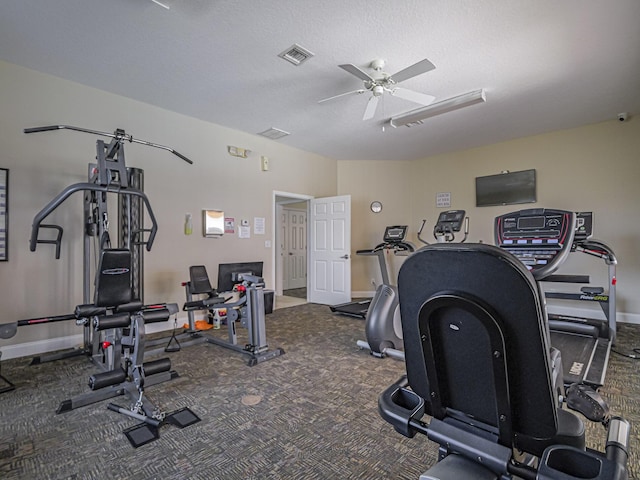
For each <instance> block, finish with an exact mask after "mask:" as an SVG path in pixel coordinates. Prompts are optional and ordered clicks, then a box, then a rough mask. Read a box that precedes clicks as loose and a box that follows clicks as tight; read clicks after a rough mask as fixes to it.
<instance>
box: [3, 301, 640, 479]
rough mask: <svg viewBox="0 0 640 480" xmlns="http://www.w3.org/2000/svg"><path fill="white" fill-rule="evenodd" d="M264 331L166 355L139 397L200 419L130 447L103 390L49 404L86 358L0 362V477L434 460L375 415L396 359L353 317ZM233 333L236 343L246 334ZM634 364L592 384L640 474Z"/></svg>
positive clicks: (272, 469) (302, 468) (87, 370)
mask: <svg viewBox="0 0 640 480" xmlns="http://www.w3.org/2000/svg"><path fill="white" fill-rule="evenodd" d="M28 328H37V327H28ZM267 332H268V339H269V344H270V346H271V347H272V348H275V347H281V348H283V349H284V350H285V352H286V354H285V355H283V356H281V357H278V358H275V359H273V360H270V361H268V362H265V363H261V364H259V365H257V366H254V367H248V366H247V365H246V357H245V356H243V355H242V354H239V353H236V352H233V351H230V350H227V349H224V348H221V347H219V346H215V345H208V344H200V345H195V346H191V347H188V348H183V349H182V350H181V351H180V352H177V353H172V354H170V358H171V360H172V368H173V369H175V370H176V371H177V372H178V373H179V375H180V376H179V377H178V378H176V379H174V380H172V381H170V382H166V383H162V384H159V385H155V386H152V387H150V388H149V389H148V390H147V396H148V398H149V399H150V400H151V401H152V402H154V403H155V404H156V405H158V406H160V407H161V408H162V409H163V410H165V411H168V412H170V411H173V410H176V409H179V408H182V407H189V408H191V410H193V412H195V413H196V414H197V415H198V416H199V417H200V418H201V419H202V420H201V421H200V422H199V423H196V424H194V425H192V426H189V427H187V428H184V429H178V428H177V427H173V426H163V427H162V429H161V432H160V439H158V440H157V441H155V442H152V443H150V444H148V445H144V446H142V447H139V448H137V449H134V448H132V447H131V445H130V444H129V443H128V441H127V440H126V438H125V437H124V435H123V433H122V431H123V430H124V429H126V428H128V427H131V426H133V425H135V424H136V423H137V422H136V421H135V420H132V419H130V418H127V417H125V416H122V415H118V414H117V413H113V412H111V411H109V410H107V408H106V404H107V403H108V401H104V402H100V403H97V404H93V405H89V406H86V407H83V408H80V409H77V410H73V411H71V412H67V413H63V414H56V413H55V410H56V408H57V406H58V404H59V402H60V401H62V400H64V399H67V398H70V397H72V396H74V395H77V394H79V393H82V392H87V391H88V387H87V386H86V385H87V378H88V376H89V375H91V374H92V373H94V372H95V367H94V366H92V365H91V364H90V362H88V361H87V360H86V359H85V358H75V359H66V360H61V361H57V362H53V363H45V364H41V365H35V366H30V365H29V361H30V359H28V358H23V359H14V360H8V361H5V362H3V364H2V374H3V375H4V376H6V377H7V378H9V379H10V380H12V381H13V382H14V383H15V384H16V386H17V389H16V390H15V391H13V392H9V393H5V394H3V395H0V412H1V419H2V420H1V423H0V478H3V479H96V480H98V479H100V480H103V479H104V478H114V479H115V478H117V479H129V478H135V479H141V480H143V479H187V478H188V479H218V478H219V479H257V478H267V479H283V478H286V479H293V478H296V479H298V478H304V479H326V478H340V479H371V478H394V479H405V478H406V479H416V478H418V476H419V475H420V473H421V472H423V471H425V470H426V469H427V468H428V466H430V465H431V464H433V463H434V462H435V459H436V446H435V444H433V443H431V442H429V441H428V440H427V439H426V438H425V437H424V436H420V435H419V436H416V437H415V438H414V439H407V438H405V437H403V436H402V435H400V434H397V433H396V432H395V431H394V430H393V428H392V427H391V426H390V425H389V424H387V423H386V422H384V421H383V420H382V419H381V418H380V417H379V415H378V412H377V398H378V395H379V394H380V392H382V390H384V389H385V388H386V387H387V386H388V385H390V384H391V383H392V382H394V381H395V380H396V379H398V378H399V377H400V375H402V373H403V370H404V365H403V363H401V362H398V361H395V360H392V359H384V360H379V359H375V358H373V357H371V356H370V355H369V354H368V353H366V352H365V351H361V350H360V349H358V348H357V347H356V344H355V342H356V340H358V339H362V338H363V334H364V322H363V321H362V320H358V319H354V318H349V317H344V316H339V315H334V314H331V312H330V311H329V308H328V307H326V306H320V305H313V304H308V305H303V306H297V307H291V308H285V309H280V310H276V311H275V312H274V313H273V314H271V315H268V316H267ZM224 333H225V332H224V330H221V331H217V332H216V334H220V335H224ZM238 334H239V337H240V338H239V340H240V341H241V342H242V340H243V338H242V335H243V334H244V331H243V330H242V329H238ZM636 346H640V326H637V325H621V326H620V333H619V342H618V346H617V349H618V350H620V351H623V352H631V349H632V348H634V347H636ZM638 365H640V364H639V363H638V362H637V361H636V360H632V359H628V358H626V357H623V356H621V355H612V358H611V361H610V366H609V370H608V375H607V384H606V385H605V387H603V389H602V393H603V394H604V396H605V397H606V399H607V400H608V401H609V403H610V405H611V408H612V411H613V412H614V413H617V414H621V415H623V416H624V417H626V418H627V419H629V420H630V421H631V422H632V449H633V450H632V454H631V460H630V471H631V478H638V476H637V474H638V472H640V455H639V453H638V452H636V450H635V449H636V448H639V447H638V445H639V444H638V441H637V440H638V432H639V430H638V425H640V408H639V403H640V379H639V378H638ZM113 402H114V403H118V404H120V405H122V406H126V405H127V401H126V400H125V399H124V398H116V399H115V400H113ZM604 434H605V432H604V429H603V428H602V427H601V426H599V425H589V426H588V432H587V437H588V443H589V445H590V446H592V447H595V448H602V445H603V442H604Z"/></svg>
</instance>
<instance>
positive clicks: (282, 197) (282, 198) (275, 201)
mask: <svg viewBox="0 0 640 480" xmlns="http://www.w3.org/2000/svg"><path fill="white" fill-rule="evenodd" d="M313 198H314V196H313V195H306V194H302V193H292V192H282V191H279V190H273V197H272V211H271V218H272V219H273V224H272V226H271V232H272V235H271V245H273V248H272V249H271V262H272V263H271V264H272V265H273V269H272V270H271V284H272V285H273V289H274V290H275V293H276V295H282V284H280V286H279V287H280V290H279V291H278V282H277V278H278V277H277V273H278V271H281V270H282V265H281V264H280V263H279V262H278V253H279V251H280V245H279V244H278V243H277V242H276V240H277V235H276V233H277V232H278V228H279V224H280V218H279V216H278V208H277V207H278V205H284V204H287V203H298V202H303V201H304V202H306V203H307V215H308V214H309V200H311V199H313ZM308 247H309V228H307V288H309V254H308ZM281 273H282V272H281Z"/></svg>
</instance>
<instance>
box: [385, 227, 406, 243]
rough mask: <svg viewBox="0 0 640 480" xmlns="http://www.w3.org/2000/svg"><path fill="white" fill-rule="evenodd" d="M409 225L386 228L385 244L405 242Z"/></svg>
mask: <svg viewBox="0 0 640 480" xmlns="http://www.w3.org/2000/svg"><path fill="white" fill-rule="evenodd" d="M407 228H408V227H407V225H394V226H390V227H387V228H385V230H384V238H383V239H382V240H383V241H384V243H400V242H403V241H404V239H405V237H406V236H407Z"/></svg>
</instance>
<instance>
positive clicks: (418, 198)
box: [0, 62, 640, 358]
mask: <svg viewBox="0 0 640 480" xmlns="http://www.w3.org/2000/svg"><path fill="white" fill-rule="evenodd" d="M0 79H1V80H2V81H1V82H0V145H1V146H2V157H1V159H0V167H3V168H9V169H10V199H9V208H10V215H9V218H10V224H9V228H10V232H9V261H8V262H0V284H1V285H2V288H1V289H0V302H1V304H2V317H1V318H0V323H6V322H13V321H16V320H18V319H22V318H30V317H38V316H44V315H57V314H63V313H68V312H70V311H71V310H72V309H73V307H74V306H75V305H76V304H78V303H81V302H82V256H81V251H82V244H81V238H82V223H83V222H82V201H81V199H80V197H81V195H80V194H76V196H77V198H75V197H72V198H70V199H68V200H67V201H66V202H65V204H63V205H62V206H61V207H60V208H59V209H58V210H56V212H55V213H54V214H53V215H52V216H51V218H50V219H48V220H51V222H55V223H58V224H60V225H62V226H63V227H64V228H65V235H64V238H63V248H62V258H61V259H60V260H55V259H54V255H53V247H52V246H47V245H40V246H39V247H38V249H37V251H36V252H30V251H29V247H28V239H29V235H30V230H31V222H32V220H33V217H34V215H35V214H36V213H37V212H38V211H40V209H42V208H43V207H44V206H45V205H46V204H47V203H48V202H49V201H50V200H51V199H52V198H53V197H54V196H55V195H57V194H58V193H59V192H60V191H62V190H63V189H64V188H65V187H66V186H68V185H70V184H71V183H75V182H82V181H85V179H86V176H85V172H86V165H87V163H89V162H91V161H93V159H94V157H95V141H96V138H95V137H93V136H92V135H87V134H83V133H77V132H71V131H60V132H47V133H40V134H33V135H25V134H24V133H22V130H23V129H24V128H26V127H32V126H42V125H53V124H67V125H74V126H79V127H84V128H90V129H95V130H101V131H107V132H111V131H113V130H114V129H115V128H124V129H125V130H126V131H127V132H128V133H131V134H133V135H135V136H136V137H138V138H141V139H144V140H148V141H151V142H156V143H159V144H163V145H167V146H170V147H172V148H175V149H176V150H178V151H179V152H181V153H183V154H184V155H186V156H188V157H190V158H191V159H193V160H194V161H195V165H191V166H190V165H187V164H186V163H184V162H182V161H181V160H180V159H178V158H177V157H175V156H173V155H171V154H170V153H168V152H165V151H162V150H158V149H153V148H149V147H144V146H140V145H135V144H132V145H128V144H127V145H126V147H125V148H126V158H127V164H128V165H129V166H132V167H138V168H142V169H144V171H145V191H146V192H147V194H148V196H149V198H150V200H151V205H152V207H153V209H154V212H155V214H156V216H157V218H158V222H159V233H158V237H157V239H156V243H155V245H154V248H153V250H152V251H151V252H150V253H148V254H147V256H146V259H145V261H146V267H145V273H146V282H145V300H147V301H148V302H153V301H173V302H178V303H182V301H183V298H184V293H183V290H182V287H181V286H180V282H182V281H184V280H186V276H187V268H188V266H189V265H192V264H204V265H206V266H207V268H208V269H209V270H210V274H211V275H212V276H214V275H215V272H217V264H218V263H221V262H231V261H252V260H262V261H264V262H265V277H266V279H267V280H269V279H270V278H271V272H272V269H273V265H272V264H271V263H272V251H271V249H270V248H266V247H265V245H264V242H265V240H272V237H273V232H272V220H273V219H272V196H273V191H274V190H275V191H282V192H290V193H298V194H307V195H313V196H318V197H319V196H329V195H344V194H350V195H351V196H352V253H353V254H354V255H353V263H352V273H353V279H352V288H353V291H354V293H356V294H357V293H358V292H370V291H372V290H373V288H372V286H371V281H372V280H373V281H375V282H376V283H379V282H380V280H381V278H380V272H379V269H378V265H377V262H376V261H375V260H374V259H372V258H369V257H358V256H356V255H355V251H356V250H357V249H363V248H371V247H373V246H374V245H376V244H377V243H379V242H380V241H381V240H382V234H383V232H384V227H385V226H387V225H391V224H406V225H409V240H410V241H412V242H414V243H416V244H417V245H419V244H418V242H417V240H416V236H415V235H416V232H417V229H418V228H419V226H420V223H421V220H422V219H423V218H426V219H427V226H428V227H427V228H428V229H430V227H431V226H432V225H433V223H434V221H435V219H436V218H437V215H438V213H439V212H440V211H441V210H442V209H438V208H436V207H435V195H436V193H437V192H450V193H451V198H452V205H451V208H461V209H465V210H467V213H468V215H469V217H470V219H471V233H470V241H479V240H482V241H484V242H487V243H492V242H493V234H492V225H493V219H494V217H495V216H496V215H499V214H501V213H505V212H507V211H510V210H514V209H517V208H518V207H485V208H476V207H475V206H474V205H475V196H474V178H475V177H476V176H480V175H489V174H494V173H499V172H500V171H502V170H511V171H515V170H521V169H528V168H535V169H536V170H537V175H538V202H537V203H536V204H530V205H525V206H524V207H529V206H531V207H556V208H562V209H569V210H576V211H578V210H583V211H593V212H594V215H595V235H594V236H595V237H596V238H599V239H601V240H603V241H605V242H606V243H608V244H610V245H611V246H612V247H613V249H614V250H615V252H616V254H617V256H618V259H619V262H620V265H619V267H618V279H619V284H618V298H619V305H618V310H619V311H620V312H622V315H621V318H622V319H624V320H630V321H640V299H638V298H637V295H636V293H637V292H638V291H640V255H638V251H637V249H638V244H639V238H640V226H639V224H640V222H639V221H638V220H639V218H638V216H639V215H638V213H637V208H638V199H639V198H640V193H639V189H638V182H639V181H640V161H639V160H640V159H639V155H640V122H638V120H637V119H635V118H632V119H631V120H630V121H629V122H627V123H619V122H617V121H611V122H607V123H602V124H598V125H592V126H587V127H582V128H576V129H572V130H566V131H559V132H553V133H549V134H545V135H539V136H534V137H528V138H523V139H519V140H514V141H511V142H505V143H501V144H496V145H490V146H487V147H482V148H477V149H472V150H466V151H460V152H454V153H451V154H446V155H439V156H435V157H430V158H426V159H423V160H419V161H415V162H396V161H392V160H390V161H344V162H336V161H334V160H331V159H327V158H323V157H320V156H317V155H313V154H310V153H307V152H303V151H300V150H296V149H293V148H289V147H287V146H285V145H283V144H281V143H278V142H272V141H270V140H267V139H263V138H262V137H259V136H255V135H249V134H245V133H242V132H239V131H235V130H231V129H227V128H223V127H220V126H217V125H213V124H210V123H206V122H203V121H199V120H196V119H193V118H189V117H185V116H182V115H178V114H176V113H172V112H169V111H166V110H162V109H159V108H156V107H152V106H150V105H147V104H143V103H140V102H136V101H133V100H130V99H127V98H124V97H120V96H116V95H111V94H108V93H105V92H103V91H99V90H95V89H92V88H88V87H85V86H82V85H79V84H75V83H72V82H67V81H64V80H61V79H58V78H55V77H51V76H48V75H43V74H40V73H37V72H34V71H31V70H28V69H24V68H22V67H18V66H15V65H11V64H8V63H4V62H0ZM214 107H215V106H212V108H214ZM227 145H236V146H240V147H243V148H248V149H250V150H252V152H253V153H252V154H251V155H250V157H249V158H247V159H240V158H235V157H231V156H229V155H228V154H227V152H226V146H227ZM260 155H266V156H268V157H269V158H270V170H269V171H268V172H261V171H260V165H259V164H260V160H259V158H260ZM373 200H379V201H381V202H382V203H383V210H382V212H381V213H378V214H374V213H372V212H371V211H370V210H369V205H370V203H371V202H372V201H373ZM202 209H222V210H224V211H225V214H226V215H227V216H232V217H234V218H235V219H236V221H237V222H239V221H240V220H241V219H247V220H250V222H251V224H253V218H254V217H264V218H265V219H266V226H267V231H266V235H264V236H255V235H253V232H252V238H251V239H247V240H244V239H238V238H237V237H236V236H234V235H225V236H224V237H223V238H221V239H205V238H203V237H202V236H201V210H202ZM185 213H191V214H192V215H193V220H194V233H193V235H191V236H185V235H184V233H183V225H184V216H185ZM113 221H114V222H115V220H113ZM392 260H393V263H392V273H393V274H397V271H398V268H399V266H400V264H401V260H402V259H398V258H394V259H392ZM589 262H591V263H589ZM567 268H569V269H571V270H572V271H571V272H567V273H583V272H582V271H579V270H581V269H586V272H585V273H591V274H592V275H593V276H594V277H595V279H596V282H598V281H600V279H602V280H606V278H605V269H604V267H603V266H602V263H601V262H599V261H598V260H593V259H590V258H589V257H586V256H584V255H581V256H578V255H575V256H572V258H570V260H569V263H568V265H567ZM268 286H269V287H271V288H272V287H273V286H270V285H268ZM181 321H182V319H181ZM77 334H78V329H77V328H76V327H74V326H73V325H72V324H71V323H70V322H67V323H62V324H57V325H47V326H39V327H33V328H29V327H26V328H21V329H19V332H18V334H17V335H16V337H14V338H13V339H10V340H0V348H2V349H3V353H4V358H10V357H11V356H17V355H19V354H24V355H28V354H30V353H33V352H35V351H44V350H47V349H52V348H57V347H58V348H59V347H61V346H66V345H63V344H61V343H56V339H63V338H68V337H69V336H74V335H75V336H77ZM18 345H19V347H18ZM43 345H46V347H44V348H43ZM8 350H9V351H8Z"/></svg>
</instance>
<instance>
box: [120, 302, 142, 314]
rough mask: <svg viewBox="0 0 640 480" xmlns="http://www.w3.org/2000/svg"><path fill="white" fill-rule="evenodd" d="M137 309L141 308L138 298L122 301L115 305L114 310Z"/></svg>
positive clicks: (126, 310)
mask: <svg viewBox="0 0 640 480" xmlns="http://www.w3.org/2000/svg"><path fill="white" fill-rule="evenodd" d="M138 310H142V302H140V301H138V300H134V301H133V302H129V303H124V304H122V305H118V306H117V307H116V312H137V311H138Z"/></svg>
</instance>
